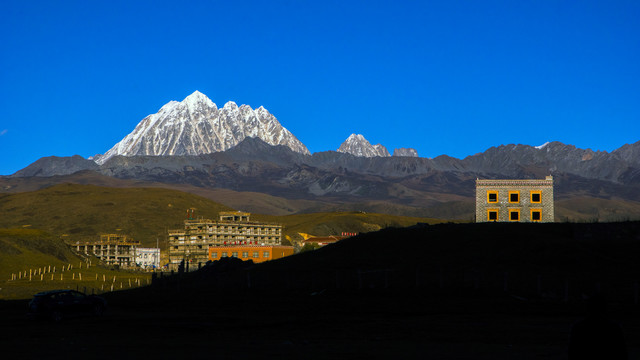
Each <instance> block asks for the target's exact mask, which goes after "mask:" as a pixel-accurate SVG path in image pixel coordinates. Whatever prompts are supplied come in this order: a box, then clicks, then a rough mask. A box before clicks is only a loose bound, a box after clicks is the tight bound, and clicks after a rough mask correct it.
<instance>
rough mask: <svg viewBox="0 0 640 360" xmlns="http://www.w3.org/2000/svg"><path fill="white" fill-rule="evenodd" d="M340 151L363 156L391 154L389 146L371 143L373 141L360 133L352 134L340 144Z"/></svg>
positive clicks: (385, 155)
mask: <svg viewBox="0 0 640 360" xmlns="http://www.w3.org/2000/svg"><path fill="white" fill-rule="evenodd" d="M338 152H341V153H348V154H351V155H355V156H363V157H374V156H381V157H388V156H391V155H390V154H389V151H388V150H387V148H385V147H384V146H382V145H380V144H376V145H371V143H370V142H369V141H367V139H365V138H364V136H362V135H360V134H351V136H349V137H348V138H347V140H345V141H344V142H343V143H342V145H340V147H339V148H338Z"/></svg>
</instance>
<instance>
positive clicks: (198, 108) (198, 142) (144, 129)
mask: <svg viewBox="0 0 640 360" xmlns="http://www.w3.org/2000/svg"><path fill="white" fill-rule="evenodd" d="M78 172H92V173H96V174H100V175H101V176H107V177H110V178H115V179H121V180H130V181H137V182H146V183H162V184H165V185H166V186H189V187H191V189H194V188H197V189H227V190H232V191H235V192H238V193H244V194H249V193H251V194H253V195H246V196H244V197H243V196H240V198H242V199H243V200H242V201H241V202H240V203H233V204H227V205H229V206H232V207H234V206H235V207H237V206H238V205H241V207H242V208H243V209H245V210H250V211H252V210H255V208H253V205H252V204H255V201H256V200H255V199H256V198H258V197H259V196H257V195H255V194H265V196H267V197H268V198H269V201H265V202H270V203H271V204H272V207H271V208H269V209H267V211H271V212H272V213H278V214H284V213H293V212H309V211H318V210H363V211H378V212H386V213H394V214H401V215H415V216H429V217H440V218H443V217H444V218H458V219H461V218H462V219H464V218H472V216H473V215H472V214H473V201H474V193H475V184H474V181H475V179H476V178H542V177H544V176H546V175H550V174H551V175H554V178H555V185H556V191H555V193H556V199H557V200H558V201H559V203H558V205H560V209H559V211H556V213H557V214H559V217H560V218H562V217H564V218H566V219H585V218H586V219H592V218H598V219H603V220H604V219H618V218H623V217H625V216H636V215H637V216H638V217H640V142H636V143H634V144H627V145H624V146H622V147H620V148H619V149H616V150H615V151H612V152H605V151H592V150H590V149H579V148H576V147H575V146H573V145H566V144H563V143H560V142H550V143H547V144H544V145H542V146H538V147H533V146H528V145H516V144H510V145H500V146H497V147H492V148H490V149H488V150H486V151H484V152H482V153H478V154H475V155H472V156H468V157H466V158H464V159H456V158H453V157H450V156H446V155H442V156H438V157H436V158H433V159H429V158H420V157H417V152H416V151H415V150H414V149H410V148H404V149H395V150H394V156H390V154H389V151H388V150H387V149H386V148H385V147H384V146H382V145H380V144H377V145H371V144H370V143H369V142H368V141H367V140H366V139H365V138H364V137H363V136H362V135H357V134H353V135H351V136H349V138H348V139H347V140H346V141H345V142H344V143H343V144H342V145H341V146H340V148H339V149H337V151H324V152H317V153H314V154H310V152H309V150H308V149H307V148H306V147H305V146H304V145H303V144H302V143H301V142H300V141H299V140H298V139H297V138H296V137H295V136H294V135H293V134H291V133H290V132H289V131H288V130H286V129H285V128H284V127H282V125H281V124H280V123H279V122H278V120H277V119H276V118H275V117H274V116H273V115H272V114H270V113H269V112H268V111H267V110H266V109H264V108H263V107H260V108H258V109H256V110H253V109H251V107H249V106H247V105H242V106H240V107H238V106H237V105H236V104H235V103H232V102H229V103H227V104H225V105H224V107H222V108H221V109H218V108H217V106H216V105H215V104H214V103H213V102H212V101H211V100H209V99H208V98H207V97H206V96H205V95H203V94H201V93H199V92H195V93H193V94H191V95H189V96H188V97H187V98H186V99H185V100H184V101H182V102H176V101H172V102H170V103H168V104H166V105H165V106H163V107H162V108H161V109H160V111H159V112H158V113H157V114H153V115H149V116H147V117H146V118H145V119H143V120H142V121H141V122H140V123H139V124H138V125H137V126H136V128H135V129H134V131H133V132H132V133H131V134H129V135H127V136H126V137H125V138H124V139H123V140H122V141H120V142H119V143H118V144H116V145H115V146H114V147H113V148H111V149H110V150H109V151H107V152H106V153H105V154H104V155H97V156H95V157H94V158H92V159H84V158H82V157H80V156H73V157H47V158H41V159H39V160H37V161H36V162H34V163H33V164H31V165H29V166H27V167H26V168H24V169H22V170H20V171H18V172H16V173H15V174H13V175H11V176H6V177H2V178H1V180H2V181H0V185H3V186H4V191H17V190H16V189H18V188H19V186H18V182H19V181H20V179H25V178H30V179H35V178H40V179H41V180H39V183H40V184H43V185H42V186H45V185H44V184H47V183H51V182H60V181H65V180H63V178H64V179H66V181H73V180H70V179H71V178H69V177H73V175H74V174H78ZM65 176H66V178H65ZM45 179H48V180H45ZM214 200H215V199H214ZM236 201H240V200H236ZM562 201H565V202H566V204H567V205H566V207H565V210H563V208H562V206H563V205H562ZM585 201H586V204H587V205H585ZM294 202H295V206H294V205H292V204H293V203H294ZM301 204H303V205H301ZM595 204H597V205H595ZM263 205H264V204H263ZM603 206H604V207H605V208H602V207H603ZM262 210H264V208H263V209H262Z"/></svg>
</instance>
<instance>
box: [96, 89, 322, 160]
mask: <svg viewBox="0 0 640 360" xmlns="http://www.w3.org/2000/svg"><path fill="white" fill-rule="evenodd" d="M246 137H257V138H259V139H261V140H263V141H264V142H266V143H267V144H270V145H284V146H287V147H289V148H290V149H291V150H293V151H295V152H299V153H302V154H307V155H309V154H310V153H309V150H308V149H307V147H306V146H304V144H302V142H300V140H298V139H297V138H296V137H295V136H294V135H293V134H292V133H291V132H289V130H287V129H285V128H284V127H283V126H282V125H281V124H280V122H278V119H276V117H275V116H273V115H272V114H271V113H269V111H267V110H266V109H265V108H264V107H260V108H258V109H256V110H253V109H252V108H251V107H250V106H248V105H241V106H240V107H238V105H237V104H236V103H235V102H233V101H229V102H227V103H226V104H225V105H224V107H222V108H221V109H219V108H218V107H217V105H216V104H215V103H214V102H213V101H211V100H210V99H209V98H208V97H207V96H206V95H205V94H203V93H201V92H199V91H195V92H193V94H191V95H189V96H187V97H186V98H185V99H184V100H183V101H181V102H178V101H170V102H169V103H167V104H166V105H164V106H163V107H162V108H161V109H160V110H159V111H158V112H157V113H155V114H151V115H149V116H147V117H146V118H144V119H142V121H140V123H139V124H138V125H137V126H136V128H135V129H134V130H133V132H131V133H130V134H129V135H127V136H125V137H124V139H122V140H121V141H120V142H119V143H117V144H116V145H114V146H113V147H112V148H111V149H110V150H109V151H107V152H106V153H105V154H104V155H96V156H95V157H94V159H93V160H94V161H95V162H96V163H98V164H100V165H102V164H104V163H105V162H106V161H107V160H108V159H109V158H111V157H112V156H115V155H123V156H136V155H151V156H160V155H163V156H166V155H200V154H208V153H213V152H218V151H225V150H227V149H230V148H232V147H234V146H236V145H237V144H238V143H240V142H241V141H242V140H244V139H245V138H246Z"/></svg>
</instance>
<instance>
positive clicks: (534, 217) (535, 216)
mask: <svg viewBox="0 0 640 360" xmlns="http://www.w3.org/2000/svg"><path fill="white" fill-rule="evenodd" d="M531 221H542V210H540V209H531Z"/></svg>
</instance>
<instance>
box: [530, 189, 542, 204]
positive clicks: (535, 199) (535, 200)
mask: <svg viewBox="0 0 640 360" xmlns="http://www.w3.org/2000/svg"><path fill="white" fill-rule="evenodd" d="M530 199H531V203H532V204H540V203H541V202H542V191H540V190H532V191H531V198H530Z"/></svg>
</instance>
